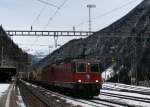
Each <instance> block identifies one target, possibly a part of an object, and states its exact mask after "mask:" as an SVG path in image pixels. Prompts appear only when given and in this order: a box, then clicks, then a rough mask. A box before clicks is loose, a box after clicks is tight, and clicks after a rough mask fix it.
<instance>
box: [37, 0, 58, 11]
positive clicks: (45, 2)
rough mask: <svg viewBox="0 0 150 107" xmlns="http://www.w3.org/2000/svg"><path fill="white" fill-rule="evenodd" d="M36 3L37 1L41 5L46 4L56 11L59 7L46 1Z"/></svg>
mask: <svg viewBox="0 0 150 107" xmlns="http://www.w3.org/2000/svg"><path fill="white" fill-rule="evenodd" d="M37 1H39V2H41V3H44V4H47V5H49V6H52V7H55V8H57V9H59V7H58V6H57V5H55V4H51V3H49V2H48V1H43V0H37Z"/></svg>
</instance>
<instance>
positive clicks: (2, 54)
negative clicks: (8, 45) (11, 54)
mask: <svg viewBox="0 0 150 107" xmlns="http://www.w3.org/2000/svg"><path fill="white" fill-rule="evenodd" d="M3 51H4V47H3V46H2V53H1V66H3V56H4V54H3V53H4V52H3Z"/></svg>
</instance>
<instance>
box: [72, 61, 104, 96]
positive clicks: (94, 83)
mask: <svg viewBox="0 0 150 107" xmlns="http://www.w3.org/2000/svg"><path fill="white" fill-rule="evenodd" d="M73 65H74V66H73V67H74V69H75V77H74V82H76V85H75V87H76V91H78V92H79V91H80V92H82V94H83V93H84V94H85V93H86V95H87V94H90V95H91V96H94V95H98V94H99V93H100V89H101V84H102V83H101V82H102V78H101V72H100V66H101V65H100V62H98V61H76V62H75V63H74V64H73ZM90 95H88V96H90Z"/></svg>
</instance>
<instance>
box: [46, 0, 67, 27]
mask: <svg viewBox="0 0 150 107" xmlns="http://www.w3.org/2000/svg"><path fill="white" fill-rule="evenodd" d="M67 1H68V0H64V1H63V3H62V4H61V5H60V6H59V7H58V8H57V10H56V11H55V12H54V14H53V15H52V16H51V17H49V20H48V22H47V24H46V25H45V27H44V29H46V28H47V27H48V25H49V23H50V22H51V21H52V20H53V19H54V17H55V16H56V15H57V13H58V12H59V10H60V9H61V8H62V7H63V6H64V5H65V4H66V2H67Z"/></svg>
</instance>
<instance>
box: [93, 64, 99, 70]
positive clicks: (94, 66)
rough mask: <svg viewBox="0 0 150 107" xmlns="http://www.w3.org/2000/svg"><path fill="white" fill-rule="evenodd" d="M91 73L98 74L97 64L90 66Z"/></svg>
mask: <svg viewBox="0 0 150 107" xmlns="http://www.w3.org/2000/svg"><path fill="white" fill-rule="evenodd" d="M91 72H99V64H91Z"/></svg>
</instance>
